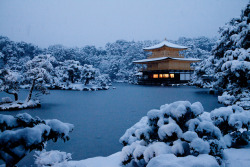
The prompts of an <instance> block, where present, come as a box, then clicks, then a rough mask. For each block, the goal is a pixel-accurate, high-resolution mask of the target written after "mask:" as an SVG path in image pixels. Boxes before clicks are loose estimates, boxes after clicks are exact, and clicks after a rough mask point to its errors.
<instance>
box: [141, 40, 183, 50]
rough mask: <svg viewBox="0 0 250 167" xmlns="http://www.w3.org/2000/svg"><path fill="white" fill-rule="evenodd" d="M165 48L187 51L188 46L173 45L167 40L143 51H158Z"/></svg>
mask: <svg viewBox="0 0 250 167" xmlns="http://www.w3.org/2000/svg"><path fill="white" fill-rule="evenodd" d="M163 46H166V47H170V48H176V49H187V47H186V46H181V45H177V44H173V43H171V42H168V41H166V40H165V41H162V42H161V43H159V44H157V45H154V46H150V47H146V48H143V50H152V49H158V48H161V47H163Z"/></svg>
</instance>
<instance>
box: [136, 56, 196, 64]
mask: <svg viewBox="0 0 250 167" xmlns="http://www.w3.org/2000/svg"><path fill="white" fill-rule="evenodd" d="M167 59H170V60H180V61H193V62H195V61H201V59H195V58H173V57H157V58H152V59H142V60H136V61H133V63H147V62H154V61H160V60H167Z"/></svg>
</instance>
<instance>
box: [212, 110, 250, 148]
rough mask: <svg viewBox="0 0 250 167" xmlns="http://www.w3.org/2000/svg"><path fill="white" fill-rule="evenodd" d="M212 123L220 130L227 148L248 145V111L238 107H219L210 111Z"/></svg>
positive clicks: (249, 119)
mask: <svg viewBox="0 0 250 167" xmlns="http://www.w3.org/2000/svg"><path fill="white" fill-rule="evenodd" d="M210 117H211V119H212V121H213V123H214V124H215V125H216V126H217V127H219V128H220V130H221V133H222V134H223V135H224V141H225V144H226V145H227V146H228V147H240V146H243V145H247V144H248V143H249V126H250V111H249V110H248V111H247V110H243V109H242V108H241V107H239V106H236V105H234V106H229V107H221V108H218V109H215V110H213V111H211V113H210Z"/></svg>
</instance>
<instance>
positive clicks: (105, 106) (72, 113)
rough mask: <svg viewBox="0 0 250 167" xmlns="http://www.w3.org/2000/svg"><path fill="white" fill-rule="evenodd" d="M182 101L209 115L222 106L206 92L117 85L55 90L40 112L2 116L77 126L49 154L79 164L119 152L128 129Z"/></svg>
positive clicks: (29, 160)
mask: <svg viewBox="0 0 250 167" xmlns="http://www.w3.org/2000/svg"><path fill="white" fill-rule="evenodd" d="M113 87H115V88H116V89H113ZM26 94H27V91H22V92H21V97H20V98H22V97H23V98H24V97H25V95H26ZM3 96H6V94H4V93H0V98H1V97H3ZM179 100H188V101H190V102H191V103H193V102H196V101H200V102H201V103H202V105H203V107H204V109H205V111H209V112H210V111H211V110H213V109H214V108H218V107H221V106H222V105H221V104H218V103H217V96H216V95H210V94H208V90H207V89H200V88H195V87H189V86H179V87H161V86H141V85H130V84H123V83H116V84H113V86H112V87H111V88H110V89H109V90H107V91H95V92H86V91H63V90H52V91H50V94H49V95H46V96H45V95H44V96H42V99H41V103H42V107H41V108H38V109H29V110H22V111H11V112H1V114H11V115H16V114H18V113H23V112H27V113H29V114H30V115H32V116H38V117H40V118H42V119H59V120H61V121H63V122H68V123H72V124H74V126H75V128H74V131H73V132H72V133H71V134H70V140H69V141H67V142H65V143H64V142H63V141H61V140H60V141H58V142H56V143H53V142H49V143H48V145H47V148H46V150H55V149H56V150H60V151H65V152H68V153H72V158H73V159H74V160H80V159H86V158H90V157H94V156H108V155H110V154H113V153H115V152H118V151H120V150H121V149H122V145H121V144H120V143H119V138H120V137H121V136H122V135H123V134H124V132H125V131H126V129H128V128H130V127H131V126H132V125H133V124H135V123H136V122H138V121H139V120H140V118H141V117H143V116H145V115H146V114H147V112H148V111H149V110H150V109H154V108H155V109H159V107H160V106H161V105H163V104H166V103H172V102H175V101H179ZM33 154H34V152H32V153H30V154H28V156H26V157H25V158H24V159H23V160H22V161H20V163H19V164H18V165H19V166H31V165H32V164H34V157H33ZM0 164H1V163H0Z"/></svg>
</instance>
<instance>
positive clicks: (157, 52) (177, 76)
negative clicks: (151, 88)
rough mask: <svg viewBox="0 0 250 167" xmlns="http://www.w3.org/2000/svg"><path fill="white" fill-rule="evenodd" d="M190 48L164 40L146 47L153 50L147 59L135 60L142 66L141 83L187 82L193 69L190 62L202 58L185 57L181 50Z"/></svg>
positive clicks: (139, 81)
mask: <svg viewBox="0 0 250 167" xmlns="http://www.w3.org/2000/svg"><path fill="white" fill-rule="evenodd" d="M186 49H188V48H187V47H185V46H180V45H176V44H173V43H170V42H168V41H166V40H165V41H163V42H161V43H159V44H157V45H154V46H151V47H147V48H144V49H143V50H144V51H146V52H151V54H150V56H149V57H148V58H147V59H143V60H137V61H133V63H135V64H141V65H142V68H141V70H140V72H139V73H138V74H137V75H138V77H139V80H138V83H139V84H173V83H186V82H188V81H189V80H190V78H191V74H192V73H193V69H192V68H191V66H190V64H191V63H195V62H199V61H200V59H194V58H184V56H181V55H180V53H179V52H180V51H183V50H186Z"/></svg>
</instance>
